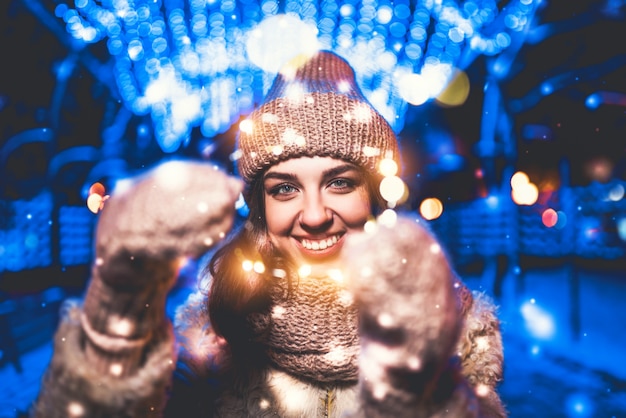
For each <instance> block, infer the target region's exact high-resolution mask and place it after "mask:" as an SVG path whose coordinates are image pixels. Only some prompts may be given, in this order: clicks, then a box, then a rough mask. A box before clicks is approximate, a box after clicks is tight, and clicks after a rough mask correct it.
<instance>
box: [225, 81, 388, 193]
mask: <svg viewBox="0 0 626 418" xmlns="http://www.w3.org/2000/svg"><path fill="white" fill-rule="evenodd" d="M248 122H249V124H248V126H247V129H242V130H241V132H240V138H239V158H238V160H237V164H238V170H239V174H240V175H241V176H242V178H243V179H244V180H245V181H246V182H247V183H250V182H251V181H252V179H254V177H255V176H256V175H258V173H260V172H262V171H263V170H265V169H266V168H268V167H270V166H272V165H274V164H276V163H278V162H280V161H284V160H287V159H290V158H297V157H313V156H320V157H333V158H339V159H342V160H345V161H348V162H351V163H353V164H355V165H358V166H360V167H363V168H365V169H367V170H376V169H377V168H378V167H377V165H378V162H379V161H380V160H381V159H383V158H391V159H394V160H396V162H398V161H399V151H398V145H397V141H396V136H395V134H394V132H393V130H392V129H391V127H390V126H389V124H388V123H387V121H386V120H385V119H384V118H383V117H382V116H381V115H380V114H379V113H378V112H376V111H375V110H374V109H373V108H372V107H371V105H369V104H368V103H367V102H365V101H363V100H357V99H354V98H350V97H348V96H345V95H341V94H336V93H332V92H327V93H319V92H313V93H306V94H301V95H297V96H295V97H291V98H275V99H273V100H271V101H269V102H267V103H265V104H264V105H262V106H261V107H259V108H258V109H257V110H255V111H254V112H253V113H252V114H251V115H250V117H249V118H248Z"/></svg>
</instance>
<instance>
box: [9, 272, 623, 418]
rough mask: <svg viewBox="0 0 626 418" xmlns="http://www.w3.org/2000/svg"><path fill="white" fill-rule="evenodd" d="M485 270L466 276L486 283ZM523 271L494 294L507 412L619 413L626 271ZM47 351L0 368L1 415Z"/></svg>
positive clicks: (606, 416)
mask: <svg viewBox="0 0 626 418" xmlns="http://www.w3.org/2000/svg"><path fill="white" fill-rule="evenodd" d="M489 274H491V273H490V272H488V271H486V272H484V273H483V274H482V275H481V276H475V277H467V278H466V281H467V283H468V285H470V287H472V288H475V289H480V288H483V289H485V288H486V289H489V288H490V286H491V285H490V284H489V280H488V279H487V278H486V277H488V276H489ZM522 277H523V290H522V291H519V290H518V292H515V291H513V290H511V288H512V287H514V286H513V282H514V279H512V278H511V277H508V278H507V279H506V281H505V287H504V289H505V292H504V294H503V297H502V298H501V299H500V300H498V302H499V304H500V309H501V312H500V314H501V318H502V322H503V339H504V347H505V381H504V382H503V384H502V386H501V388H500V392H501V395H502V398H503V399H504V401H505V403H506V404H507V407H508V410H509V412H510V417H512V418H514V417H524V418H525V417H537V418H542V417H545V418H555V417H565V418H588V417H594V418H596V417H597V418H612V417H615V418H626V360H624V358H623V354H624V350H625V349H626V304H624V303H623V298H624V296H625V295H626V275H623V274H620V273H616V272H610V273H606V272H589V271H581V272H579V274H578V276H577V280H578V284H579V287H577V289H578V291H576V292H573V291H572V286H573V284H572V283H573V280H572V270H571V269H568V268H563V267H559V266H556V267H550V268H543V269H533V270H529V271H526V272H524V274H523V276H522ZM179 298H180V295H179ZM175 303H177V300H176V299H173V300H172V301H171V304H175ZM573 324H578V325H573ZM50 355H51V346H50V344H44V345H42V346H40V347H38V348H37V349H35V350H32V351H30V352H28V353H25V354H24V355H23V356H22V357H21V363H22V365H23V371H22V372H21V373H17V372H16V370H15V368H14V367H13V366H12V365H7V366H4V367H3V368H1V369H0V418H21V417H25V411H26V410H27V408H28V405H29V404H30V403H31V402H32V400H33V399H34V397H35V396H36V393H37V390H38V387H39V380H40V378H41V375H42V373H43V371H44V369H45V367H46V364H47V362H48V361H49V359H50Z"/></svg>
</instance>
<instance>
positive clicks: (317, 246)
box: [293, 233, 345, 261]
mask: <svg viewBox="0 0 626 418" xmlns="http://www.w3.org/2000/svg"><path fill="white" fill-rule="evenodd" d="M344 236H345V235H344V234H343V233H339V234H332V235H327V236H325V237H323V238H312V237H294V238H293V240H294V242H295V245H296V248H297V249H298V250H299V252H300V254H302V256H303V257H304V258H306V259H310V260H315V261H319V260H321V259H327V258H330V257H334V256H336V255H337V254H339V252H340V251H341V247H342V246H343V242H344ZM335 237H336V240H335ZM329 240H330V242H332V245H328V244H325V243H328V242H329ZM303 242H304V243H303ZM305 245H306V246H305ZM324 245H327V246H326V248H323V247H324ZM307 247H312V248H307Z"/></svg>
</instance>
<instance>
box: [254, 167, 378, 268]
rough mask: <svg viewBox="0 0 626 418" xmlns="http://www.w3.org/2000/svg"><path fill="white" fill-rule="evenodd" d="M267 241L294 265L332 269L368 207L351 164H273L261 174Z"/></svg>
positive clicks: (363, 188) (364, 186) (364, 184)
mask: <svg viewBox="0 0 626 418" xmlns="http://www.w3.org/2000/svg"><path fill="white" fill-rule="evenodd" d="M263 189H264V198H265V217H266V222H267V231H268V235H269V238H270V240H271V242H272V243H273V244H274V246H275V247H276V248H277V249H279V250H280V251H281V252H283V253H284V254H286V255H288V256H289V257H291V258H292V260H293V261H295V262H296V263H297V264H298V265H304V264H306V265H310V266H312V267H316V266H323V267H328V268H338V267H339V266H338V264H337V263H338V259H339V255H340V252H341V248H342V247H343V244H344V242H345V239H346V236H347V235H348V234H351V233H354V232H357V231H361V230H362V229H363V225H364V224H365V222H366V221H367V220H368V218H370V216H371V213H372V205H371V201H370V196H369V193H368V185H367V181H366V178H365V175H364V174H363V172H362V170H360V169H359V168H358V167H357V166H355V165H353V164H350V163H348V162H345V161H343V160H339V159H335V158H331V157H300V158H293V159H290V160H287V161H283V162H281V163H278V164H276V165H274V166H272V167H270V168H269V169H268V171H267V172H266V173H265V175H264V177H263Z"/></svg>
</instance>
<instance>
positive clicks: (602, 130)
mask: <svg viewBox="0 0 626 418" xmlns="http://www.w3.org/2000/svg"><path fill="white" fill-rule="evenodd" d="M0 19H1V21H0V31H1V38H0V56H1V57H2V66H1V68H2V77H0V417H23V416H25V415H26V412H27V410H28V407H29V404H30V403H31V402H32V401H33V399H34V398H35V396H36V393H37V390H38V387H39V380H40V379H41V376H42V373H43V371H44V370H45V367H46V365H47V363H48V361H49V359H50V355H51V344H50V341H51V338H52V335H53V333H54V330H55V328H56V324H57V321H58V313H59V308H60V306H61V302H62V301H63V300H64V299H66V298H72V297H78V296H81V295H82V294H83V292H84V290H85V286H86V284H87V282H88V280H89V270H90V269H89V266H90V262H91V258H92V256H93V252H92V250H93V249H92V234H93V228H94V225H95V223H96V222H97V219H98V211H99V208H100V204H101V202H102V201H103V200H105V199H106V196H107V195H109V194H110V193H112V191H113V190H114V188H115V186H116V184H117V182H119V181H121V180H124V179H126V178H128V177H130V176H133V175H136V174H139V173H141V172H143V171H145V170H147V169H149V168H151V167H154V166H156V165H158V164H159V163H161V162H164V161H166V160H169V159H176V158H187V159H194V160H203V161H207V162H210V163H212V164H216V165H219V166H221V167H223V168H224V169H225V170H229V171H232V170H233V161H234V159H235V158H236V156H234V155H233V150H234V144H235V141H236V132H237V129H238V123H239V121H240V120H242V119H243V118H245V116H246V115H247V114H248V113H249V112H250V111H251V110H252V109H253V108H254V106H256V105H258V104H259V103H260V102H261V101H262V99H263V96H264V94H265V93H266V92H267V90H268V88H269V86H270V83H271V81H272V80H273V78H274V76H275V75H276V73H277V71H278V69H279V68H280V66H281V65H282V64H283V63H285V62H287V61H288V60H289V59H291V58H293V57H294V56H296V55H297V54H300V53H308V52H310V51H312V50H316V49H320V48H321V49H330V50H334V51H335V52H337V53H338V54H339V55H341V56H343V57H344V58H346V59H347V60H348V61H349V62H350V63H351V65H353V67H354V68H355V70H356V73H357V76H358V82H359V85H360V86H361V88H362V90H363V92H364V94H365V95H366V96H367V98H368V99H369V100H370V102H371V103H372V105H373V106H375V107H376V108H377V109H378V110H379V111H380V112H381V113H382V114H383V115H384V116H385V118H386V119H387V120H388V121H389V122H390V124H391V125H392V126H393V128H394V130H395V131H396V132H397V133H398V136H399V138H400V142H401V147H402V150H403V158H404V161H403V163H404V167H403V171H402V180H403V181H404V183H405V185H406V190H407V191H408V193H404V194H403V196H402V198H400V197H398V198H397V199H398V203H399V204H401V205H402V207H403V208H405V209H407V210H410V211H413V212H415V213H418V214H419V215H420V216H422V217H423V218H424V220H425V221H426V222H428V224H429V225H430V226H431V227H432V229H433V231H434V232H435V233H436V234H437V236H438V237H439V238H440V239H441V241H442V243H443V244H444V246H445V247H446V249H447V251H448V253H449V254H450V258H451V260H452V262H453V264H454V265H455V267H456V269H457V271H458V272H459V274H460V275H461V276H462V277H463V279H464V280H465V281H466V282H467V283H468V285H469V286H470V287H472V288H473V289H476V290H482V291H485V292H487V293H488V294H490V295H491V296H492V297H493V298H494V300H495V301H496V302H497V304H498V305H499V308H500V315H501V318H502V326H503V338H504V344H505V362H506V364H505V380H504V382H503V384H502V386H501V393H502V397H503V399H504V401H505V403H506V404H507V406H508V408H509V411H510V416H511V417H626V361H624V358H623V355H624V350H625V348H626V307H625V306H624V303H623V300H624V296H626V274H625V273H626V257H625V256H626V200H625V199H624V192H625V186H626V81H625V80H626V42H624V39H626V1H624V0H596V1H592V0H576V1H571V0H543V1H539V0H519V1H516V0H511V1H490V0H468V1H460V0H459V1H453V0H440V1H431V0H426V1H422V0H396V1H391V0H346V1H342V0H321V1H318V0H298V1H293V0H287V1H285V0H280V1H278V0H149V1H148V0H145V1H144V0H135V1H128V0H127V1H124V0H102V1H93V0H76V1H74V2H66V1H61V0H6V1H4V2H2V14H1V15H0ZM401 194H402V193H401ZM244 209H245V208H244ZM241 215H242V216H244V215H245V212H244V211H242V213H241ZM187 274H188V276H193V271H190V272H187ZM194 280H195V278H193V277H181V280H180V281H179V283H178V285H177V286H176V288H175V289H174V290H173V292H172V295H171V298H170V301H169V305H168V306H169V307H168V309H170V311H169V312H171V309H173V308H174V307H175V306H176V305H177V304H178V303H180V301H181V300H182V298H183V297H184V296H185V294H186V293H187V292H188V291H189V289H191V287H193V282H194Z"/></svg>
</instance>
